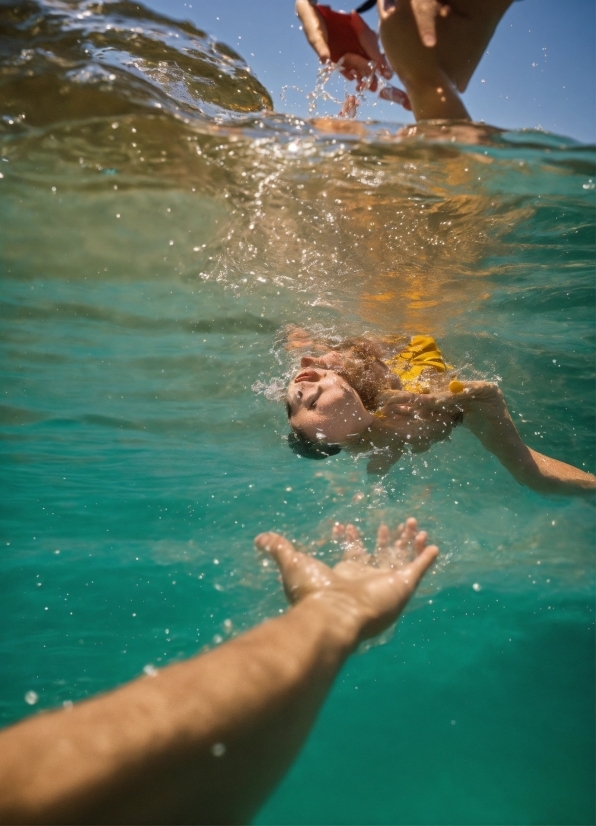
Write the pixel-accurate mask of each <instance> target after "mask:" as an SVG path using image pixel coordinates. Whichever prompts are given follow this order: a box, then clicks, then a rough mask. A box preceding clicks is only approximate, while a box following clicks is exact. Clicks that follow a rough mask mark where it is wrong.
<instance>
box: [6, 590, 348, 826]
mask: <svg viewBox="0 0 596 826" xmlns="http://www.w3.org/2000/svg"><path fill="white" fill-rule="evenodd" d="M357 634H358V631H357V628H356V624H355V622H354V621H353V620H352V619H351V615H350V612H349V611H348V612H346V611H345V610H343V609H342V610H336V607H335V606H334V605H333V603H332V602H331V603H330V601H329V600H315V599H305V600H304V601H303V602H301V603H300V604H299V605H298V606H296V607H295V608H293V609H291V610H290V611H289V612H288V613H287V614H285V615H284V616H282V617H279V618H277V619H275V620H272V621H269V622H265V623H263V625H261V626H259V627H257V628H255V629H254V630H252V631H250V632H248V633H247V634H245V635H242V636H241V637H239V638H237V639H236V640H233V641H231V642H229V643H228V644H226V645H225V646H222V647H221V648H218V649H216V650H215V651H213V652H210V653H208V654H206V655H203V656H200V657H196V658H194V659H192V660H189V661H187V662H185V663H181V664H178V665H174V666H170V667H168V668H165V669H163V670H162V671H160V672H159V673H158V675H157V676H156V677H154V678H150V677H144V678H142V679H140V680H136V681H135V682H133V683H130V684H128V685H127V686H125V687H123V688H121V689H118V690H116V691H114V692H112V693H111V694H107V695H104V696H103V697H100V698H98V699H96V700H91V701H89V702H85V703H81V704H80V705H77V706H75V707H74V709H72V710H71V711H59V712H54V713H49V714H44V715H40V716H38V717H35V718H32V719H29V720H27V721H25V722H24V723H22V724H20V725H17V726H14V727H12V728H10V729H7V730H5V731H4V732H2V733H1V734H0V755H1V756H0V819H1V820H2V821H3V822H14V823H16V822H31V821H34V822H63V823H68V822H78V823H89V822H103V823H113V822H130V823H133V822H154V823H159V822H166V821H167V822H172V821H175V822H194V823H205V822H209V823H237V822H244V821H246V820H248V819H249V818H250V816H251V815H252V814H254V812H255V811H256V809H257V808H258V806H259V805H260V804H261V803H262V801H263V800H264V798H265V796H266V794H267V793H268V792H269V791H270V790H271V789H272V788H273V786H274V785H275V784H276V782H277V781H278V780H279V779H280V777H281V776H282V775H283V772H284V771H285V769H286V768H287V766H288V765H289V763H290V762H291V760H292V758H293V757H294V755H295V754H296V752H297V751H298V749H299V747H300V745H301V743H302V742H303V740H304V739H305V737H306V735H307V733H308V731H309V729H310V726H311V724H312V722H313V720H314V718H315V716H316V714H317V711H318V709H319V708H320V706H321V704H322V702H323V700H324V698H325V696H326V694H327V691H328V689H329V687H330V685H331V683H332V681H333V679H334V677H335V675H336V673H337V671H338V670H339V668H340V667H341V664H342V663H343V661H344V659H345V658H346V656H347V655H348V654H349V653H350V651H351V650H352V648H353V646H354V645H355V644H356V640H357Z"/></svg>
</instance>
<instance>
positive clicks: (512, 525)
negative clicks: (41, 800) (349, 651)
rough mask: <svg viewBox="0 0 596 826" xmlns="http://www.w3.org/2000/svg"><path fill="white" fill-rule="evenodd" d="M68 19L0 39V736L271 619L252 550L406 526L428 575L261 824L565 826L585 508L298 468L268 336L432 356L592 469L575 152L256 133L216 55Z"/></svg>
mask: <svg viewBox="0 0 596 826" xmlns="http://www.w3.org/2000/svg"><path fill="white" fill-rule="evenodd" d="M98 8H100V7H98V6H96V5H92V4H89V3H78V4H71V5H70V6H69V7H68V9H69V10H68V11H66V10H65V9H64V8H63V7H62V6H61V5H59V4H53V3H47V4H45V6H44V7H43V8H42V7H37V6H36V5H35V4H33V3H31V4H29V5H23V6H22V10H23V11H22V13H21V14H20V16H16V15H15V14H14V13H13V12H11V11H7V10H6V9H3V10H2V12H0V21H1V23H2V26H3V27H4V31H5V32H6V31H7V30H8V33H9V35H10V37H9V38H8V45H7V46H5V50H4V52H3V58H2V60H3V64H2V75H1V76H0V90H1V91H0V95H2V100H3V106H2V111H3V115H4V117H3V119H2V121H0V157H1V158H2V160H1V161H0V172H1V173H2V175H3V177H2V178H1V179H0V194H1V196H2V197H1V199H0V272H1V274H2V301H1V305H0V312H1V314H2V326H1V331H2V332H1V337H2V338H1V341H2V361H1V369H2V383H1V386H2V405H1V407H0V417H1V436H2V461H1V473H2V481H3V490H4V496H3V507H2V527H1V542H2V544H1V548H2V556H1V566H2V577H1V578H2V600H1V602H0V605H1V609H0V610H1V611H2V615H1V616H2V622H1V627H2V635H1V640H0V653H1V656H2V662H3V669H2V683H1V689H0V719H1V720H2V723H3V724H7V723H10V722H13V721H16V720H18V719H20V718H22V717H24V716H25V715H27V714H31V713H36V712H37V711H38V710H39V709H42V708H50V707H53V706H55V705H57V704H59V703H62V702H64V701H69V700H77V699H81V698H84V697H87V696H90V695H92V694H94V693H96V692H97V691H100V690H103V689H107V688H110V687H113V686H116V685H119V684H121V683H122V682H124V681H126V680H129V679H131V678H133V677H135V676H137V675H139V674H140V673H142V670H143V668H144V667H145V666H146V665H147V664H150V663H151V664H153V665H156V666H161V665H164V664H166V663H168V662H173V661H176V660H178V659H181V658H184V657H188V656H190V655H192V654H193V653H195V652H196V651H199V650H201V649H202V648H203V647H204V646H213V645H217V644H219V643H220V642H221V641H222V640H225V639H226V638H228V637H229V636H230V635H233V634H235V633H237V632H239V631H241V630H243V629H245V628H249V627H251V626H253V625H254V624H255V623H257V622H259V621H260V620H262V619H263V618H265V617H268V616H273V615H275V614H276V613H277V612H278V611H279V610H280V609H282V608H283V606H284V599H283V596H282V593H281V590H280V587H279V584H278V581H277V578H276V576H275V575H274V573H273V572H272V571H271V570H270V569H265V568H263V567H262V566H261V565H260V562H259V560H258V558H257V555H256V554H255V552H254V550H253V548H252V538H253V537H254V536H255V534H257V533H258V532H260V531H262V530H264V529H270V528H273V529H276V530H279V531H281V532H284V533H286V534H287V535H289V536H291V537H293V538H295V539H297V540H299V541H300V542H302V543H303V544H304V545H306V546H307V547H308V548H310V549H311V550H312V552H315V553H318V554H320V555H321V557H322V558H323V559H325V560H327V561H330V562H331V561H333V560H334V559H336V558H337V553H338V552H337V549H336V548H335V547H334V546H333V545H332V544H331V543H330V541H329V537H330V531H331V525H332V523H333V521H335V520H336V519H340V520H346V519H349V520H356V521H357V523H358V524H359V525H360V526H361V528H362V530H363V531H364V533H365V535H366V537H367V538H369V539H370V538H371V537H372V536H373V535H374V532H375V530H376V526H377V525H378V523H379V521H380V520H381V519H386V520H388V521H389V522H390V523H397V522H398V521H400V520H401V519H402V518H403V516H405V515H410V514H411V515H415V516H417V517H418V519H419V520H420V522H421V523H422V525H423V526H424V527H425V528H426V529H427V530H428V531H429V532H430V534H431V536H432V538H433V540H435V541H437V542H438V544H439V545H440V548H441V552H442V556H441V560H440V562H439V564H438V565H437V566H436V569H435V571H434V572H433V574H432V575H430V576H428V577H427V579H426V580H425V581H424V583H423V585H422V587H421V588H420V590H419V593H418V594H417V596H416V597H415V599H414V600H413V601H412V604H411V607H410V609H409V610H408V612H407V614H406V616H404V618H403V619H402V621H401V622H400V625H399V627H398V629H397V631H396V633H395V635H394V636H393V637H392V638H390V639H387V640H386V641H384V644H382V645H379V646H377V647H375V648H373V649H371V650H369V651H368V652H367V653H365V654H362V655H358V656H355V657H354V658H352V660H351V661H350V662H349V663H348V665H347V666H346V668H345V669H344V671H343V672H342V674H341V676H340V677H339V679H338V681H337V683H336V686H335V687H334V689H333V692H332V694H331V696H330V698H329V700H328V702H327V704H326V705H325V707H324V709H323V712H322V714H321V717H320V719H319V722H318V724H317V726H316V728H315V730H314V732H313V734H312V736H311V738H310V740H309V741H308V744H307V746H306V748H305V749H304V751H303V752H302V754H301V755H300V757H299V758H298V760H297V761H296V764H295V765H294V767H293V768H292V770H291V772H290V774H289V775H288V777H287V778H286V779H285V780H284V782H283V783H282V784H281V786H280V787H279V789H278V790H277V791H276V792H275V794H274V795H273V797H272V798H271V799H270V801H269V802H268V803H267V804H266V806H265V807H264V808H263V810H262V811H261V813H260V814H259V816H258V817H257V819H256V822H258V823H420V824H425V823H445V824H447V823H449V824H460V823H512V824H513V823H592V822H594V783H593V777H594V769H595V756H594V736H593V732H594V694H595V692H594V688H595V686H594V659H595V657H594V504H593V502H592V501H585V500H574V499H564V498H555V497H552V498H549V497H544V496H540V495H538V494H536V493H533V492H531V491H528V490H526V489H523V488H521V487H520V486H519V485H517V483H516V482H514V481H513V480H512V479H511V478H510V477H509V476H508V474H507V472H506V471H505V470H504V469H503V468H502V467H501V466H500V465H499V464H498V463H497V461H496V460H495V459H494V458H493V457H491V456H489V455H488V454H486V453H484V452H483V450H482V448H481V447H480V445H479V443H477V442H476V441H475V440H474V438H473V437H472V436H471V434H469V433H468V432H466V431H465V430H462V429H459V430H456V431H455V432H454V434H453V436H452V439H451V441H449V442H446V443H441V444H438V445H436V446H435V447H434V448H433V449H431V450H430V451H429V452H428V453H425V454H420V455H417V456H410V457H406V458H405V459H404V460H402V462H401V463H400V464H399V465H398V466H396V467H395V468H393V469H392V470H391V472H390V473H389V474H388V475H387V476H386V477H384V478H381V479H378V478H370V477H367V475H366V471H365V465H366V458H365V457H362V458H360V459H357V460H355V459H353V458H350V457H349V456H347V455H345V454H340V455H339V456H337V457H333V458H331V459H329V460H327V461H325V462H316V463H315V462H308V461H306V460H300V459H298V458H297V457H296V456H294V455H293V454H292V453H291V452H290V451H289V449H288V447H287V444H286V442H285V439H284V437H285V434H286V432H287V425H286V422H285V413H284V410H283V405H281V404H279V403H278V402H276V401H275V399H276V398H277V397H278V396H279V388H280V387H281V386H282V384H283V380H284V377H285V376H286V375H287V374H288V371H289V370H290V369H291V364H290V362H289V361H288V359H287V358H286V357H285V355H284V353H283V351H282V350H281V348H280V346H279V343H278V342H279V334H280V332H281V331H282V329H283V326H284V325H285V324H287V323H289V322H298V323H304V324H307V325H310V326H311V327H314V328H323V329H325V330H328V331H329V332H331V333H333V334H337V335H350V334H353V333H355V332H358V333H360V332H362V331H369V332H374V333H391V332H396V331H399V332H406V333H420V332H424V333H426V332H428V333H432V334H433V335H435V336H436V337H437V338H438V340H439V342H440V344H441V346H442V349H443V352H444V353H445V354H446V355H447V357H448V358H449V360H450V361H451V362H452V363H454V364H456V365H457V366H458V367H459V368H460V373H461V375H462V376H464V377H469V378H474V377H485V378H489V379H496V380H498V381H499V382H500V385H501V387H502V389H503V391H504V393H505V395H506V397H507V399H508V401H509V403H510V407H511V409H512V411H513V413H514V417H515V420H516V422H517V423H518V426H519V429H520V432H521V433H522V435H523V436H524V438H525V439H526V441H527V442H528V444H529V445H530V446H531V447H534V448H535V449H537V450H540V451H542V452H544V453H547V454H549V455H553V456H555V457H557V458H560V459H563V460H565V461H568V462H570V463H573V464H576V465H578V466H580V467H584V468H586V469H591V470H593V468H594V458H595V457H594V453H595V450H594V432H593V430H594V429H593V421H594V364H593V352H594V278H593V276H594V267H593V260H594V180H595V178H596V175H595V172H594V160H595V153H594V147H589V146H583V145H579V144H577V143H575V142H574V141H572V140H570V139H566V138H561V137H558V136H553V135H547V134H543V133H538V132H533V131H528V132H518V133H505V134H501V133H494V134H484V133H478V134H477V135H476V136H475V138H476V139H477V140H479V141H480V142H479V143H475V144H471V143H465V142H463V138H465V135H460V136H459V138H458V140H456V141H454V142H451V141H450V140H449V139H448V138H447V139H446V136H444V135H443V136H442V135H440V134H439V135H437V134H433V133H427V134H426V135H424V134H418V135H414V136H411V137H399V136H397V135H396V127H395V125H391V124H369V125H353V124H340V123H331V122H329V121H314V122H312V123H306V122H302V121H299V120H296V119H291V118H287V117H281V116H277V115H273V114H267V113H265V114H260V111H261V109H262V108H263V106H266V105H267V93H266V91H265V90H264V89H263V88H262V87H260V85H259V84H258V82H257V81H256V80H254V79H252V78H251V76H250V75H249V74H248V72H247V70H246V67H245V65H244V64H243V63H242V61H241V60H240V58H238V57H237V56H235V55H234V53H232V52H230V51H229V50H227V49H225V48H224V47H221V46H219V45H218V44H215V43H214V42H213V41H211V40H209V39H208V38H206V37H204V36H203V35H202V34H201V33H197V32H196V31H194V30H192V28H191V27H190V26H187V27H186V28H184V29H183V28H181V27H180V26H179V25H178V24H174V23H173V22H171V21H167V20H165V19H163V18H156V17H153V18H152V17H150V15H149V14H148V13H147V14H145V13H144V12H143V11H142V9H141V10H138V7H136V6H133V5H127V4H126V3H118V4H112V5H111V4H104V6H103V11H98ZM77 15H80V16H77ZM11 27H12V28H11ZM133 30H134V31H133ZM131 32H132V34H135V33H136V35H137V37H136V38H134V37H132V35H131ZM85 50H87V51H85ZM238 88H241V89H242V91H241V92H238V91H237V89H238ZM40 101H44V103H43V105H42V103H41V102H40ZM158 103H159V104H160V106H159V107H158V106H157V105H156V104H158ZM251 113H252V114H251ZM23 115H24V117H22V116H23ZM356 494H363V496H362V497H361V496H356ZM473 585H477V586H480V589H479V590H478V589H474V588H473V587H472V586H473ZM28 692H35V695H36V696H37V701H36V702H35V703H34V704H33V705H30V704H28V703H27V702H26V700H25V695H26V694H27V693H28ZM28 697H29V700H31V699H35V698H34V697H33V696H32V695H30V694H29V695H28Z"/></svg>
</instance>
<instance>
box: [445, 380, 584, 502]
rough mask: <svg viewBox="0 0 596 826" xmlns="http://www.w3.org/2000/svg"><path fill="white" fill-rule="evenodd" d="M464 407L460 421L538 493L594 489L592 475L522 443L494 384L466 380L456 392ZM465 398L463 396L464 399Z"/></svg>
mask: <svg viewBox="0 0 596 826" xmlns="http://www.w3.org/2000/svg"><path fill="white" fill-rule="evenodd" d="M453 395H454V400H455V401H457V400H458V397H459V399H460V403H461V405H462V409H463V410H464V424H465V425H466V426H467V427H468V428H469V429H470V430H471V431H472V433H474V435H475V436H476V437H477V438H478V439H479V440H480V441H481V442H482V444H483V445H484V447H485V448H486V449H487V450H488V451H490V452H491V453H492V454H494V455H495V456H496V457H497V459H498V460H499V461H500V462H501V464H502V465H503V466H504V467H506V468H507V470H508V471H509V472H510V473H511V475H512V476H513V477H514V478H515V479H517V481H518V482H519V483H520V484H522V485H527V486H528V487H529V488H532V490H536V491H538V492H539V493H566V494H582V493H587V492H590V491H594V490H596V477H595V476H593V475H592V474H591V473H586V472H585V471H583V470H580V469H579V468H576V467H573V465H568V464H566V463H565V462H560V461H559V460H558V459H551V458H550V457H549V456H544V455H543V454H542V453H538V451H536V450H532V449H531V448H529V447H528V446H527V445H526V444H524V442H523V440H522V438H521V436H520V435H519V433H518V432H517V428H516V426H515V424H514V422H513V419H512V418H511V414H510V413H509V410H508V408H507V403H506V402H505V398H504V396H503V394H502V393H501V391H500V389H499V388H498V387H497V385H495V384H490V383H488V382H469V383H468V384H467V385H466V389H465V390H464V391H463V393H456V394H453ZM466 397H467V398H466Z"/></svg>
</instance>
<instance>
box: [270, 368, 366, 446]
mask: <svg viewBox="0 0 596 826" xmlns="http://www.w3.org/2000/svg"><path fill="white" fill-rule="evenodd" d="M324 359H325V357H323V358H321V359H312V358H303V359H302V366H303V369H302V370H301V371H300V372H299V373H298V375H297V376H295V377H294V378H293V379H292V381H291V382H290V386H289V387H288V395H287V399H286V400H287V404H288V411H289V418H290V424H291V425H292V427H294V428H296V429H297V430H299V431H300V432H301V433H302V434H304V436H305V437H306V438H307V439H310V440H311V441H313V442H316V441H321V442H325V443H326V444H342V443H345V442H346V441H347V440H348V439H349V437H350V436H355V435H359V434H361V433H363V431H365V430H366V429H367V427H369V425H370V423H371V421H372V419H373V417H372V415H371V414H370V413H369V412H368V410H366V408H365V407H364V405H363V404H362V400H361V399H360V396H359V395H358V393H357V392H356V391H355V390H354V388H353V387H351V385H349V384H348V382H347V381H345V380H344V379H342V378H341V376H338V374H337V373H335V372H334V371H333V370H330V369H328V368H326V367H323V366H319V365H320V364H321V363H326V362H325V361H324Z"/></svg>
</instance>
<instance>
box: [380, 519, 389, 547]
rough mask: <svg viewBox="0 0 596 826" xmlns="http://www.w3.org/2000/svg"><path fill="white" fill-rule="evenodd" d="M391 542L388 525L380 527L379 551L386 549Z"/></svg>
mask: <svg viewBox="0 0 596 826" xmlns="http://www.w3.org/2000/svg"><path fill="white" fill-rule="evenodd" d="M389 540H390V536H389V528H388V527H387V525H383V524H381V525H379V530H378V531H377V550H381V549H382V548H386V547H387V545H388V544H389Z"/></svg>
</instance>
